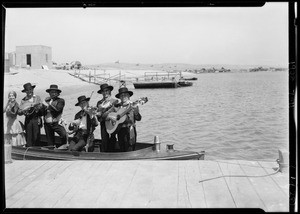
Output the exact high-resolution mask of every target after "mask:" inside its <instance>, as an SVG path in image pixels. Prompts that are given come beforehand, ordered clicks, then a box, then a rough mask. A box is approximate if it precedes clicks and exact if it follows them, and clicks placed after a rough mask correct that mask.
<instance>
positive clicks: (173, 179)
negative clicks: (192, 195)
mask: <svg viewBox="0 0 300 214" xmlns="http://www.w3.org/2000/svg"><path fill="white" fill-rule="evenodd" d="M153 165H154V170H153V183H154V185H153V189H152V193H151V196H150V200H149V203H148V204H147V207H148V208H176V207H177V200H178V199H177V189H178V161H153Z"/></svg>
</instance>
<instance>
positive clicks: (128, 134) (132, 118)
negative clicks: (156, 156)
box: [107, 87, 142, 152]
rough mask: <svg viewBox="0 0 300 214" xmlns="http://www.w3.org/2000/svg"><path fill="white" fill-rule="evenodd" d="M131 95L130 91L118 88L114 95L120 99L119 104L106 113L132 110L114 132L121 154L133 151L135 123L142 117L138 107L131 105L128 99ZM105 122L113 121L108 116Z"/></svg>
mask: <svg viewBox="0 0 300 214" xmlns="http://www.w3.org/2000/svg"><path fill="white" fill-rule="evenodd" d="M132 95H133V92H132V91H129V90H128V89H127V88H126V87H121V88H119V93H118V94H116V98H119V99H121V103H120V104H118V105H115V106H113V107H111V108H110V109H109V110H108V112H118V111H120V110H121V109H124V108H126V109H128V108H130V107H131V108H132V109H131V110H130V111H129V112H128V113H127V114H126V115H124V116H126V120H125V121H124V122H123V123H120V124H119V127H118V129H117V130H116V132H117V135H118V141H119V144H120V148H121V151H122V152H126V151H130V150H132V151H134V150H135V143H136V138H137V133H136V126H135V122H136V121H140V120H141V119H142V116H141V115H140V113H139V107H138V106H134V105H132V102H131V100H130V97H131V96H132ZM117 119H119V118H117ZM107 120H115V118H110V116H109V115H108V117H107Z"/></svg>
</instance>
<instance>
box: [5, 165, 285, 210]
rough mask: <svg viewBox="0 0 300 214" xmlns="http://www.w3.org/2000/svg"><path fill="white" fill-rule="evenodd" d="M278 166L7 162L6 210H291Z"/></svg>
mask: <svg viewBox="0 0 300 214" xmlns="http://www.w3.org/2000/svg"><path fill="white" fill-rule="evenodd" d="M276 168H278V164H277V163H276V161H272V162H262V161H242V160H234V161H233V160H224V161H207V160H203V161H197V160H188V161H29V160H27V161H26V160H23V161H22V160H20V161H17V160H13V162H12V163H10V164H5V194H6V208H261V209H263V210H264V211H268V212H269V211H272V212H279V211H284V212H286V211H289V175H288V169H285V170H283V171H282V172H277V171H278V170H277V171H276ZM276 172H277V173H276ZM267 174H271V175H268V176H265V175H267Z"/></svg>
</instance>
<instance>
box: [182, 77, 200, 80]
mask: <svg viewBox="0 0 300 214" xmlns="http://www.w3.org/2000/svg"><path fill="white" fill-rule="evenodd" d="M181 79H182V80H197V79H198V78H197V77H191V78H181Z"/></svg>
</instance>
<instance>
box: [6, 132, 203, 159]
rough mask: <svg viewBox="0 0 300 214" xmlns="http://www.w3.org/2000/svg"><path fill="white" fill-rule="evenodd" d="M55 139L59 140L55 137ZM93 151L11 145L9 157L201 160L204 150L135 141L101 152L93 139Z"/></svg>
mask: <svg viewBox="0 0 300 214" xmlns="http://www.w3.org/2000/svg"><path fill="white" fill-rule="evenodd" d="M69 139H71V138H69ZM56 140H59V139H58V137H56ZM94 143H95V148H94V151H93V152H84V151H82V152H78V151H69V150H67V149H66V148H62V149H60V148H54V147H53V146H32V147H17V146H13V147H12V153H11V157H12V159H15V160H191V159H198V160H203V159H204V155H205V152H204V151H201V152H193V151H182V150H176V149H174V148H173V145H167V146H166V148H162V145H160V144H158V143H153V144H151V143H141V142H137V143H136V147H135V150H134V151H128V152H119V151H116V152H101V149H100V147H101V140H100V139H95V141H94ZM41 145H46V136H45V135H42V136H41Z"/></svg>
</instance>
